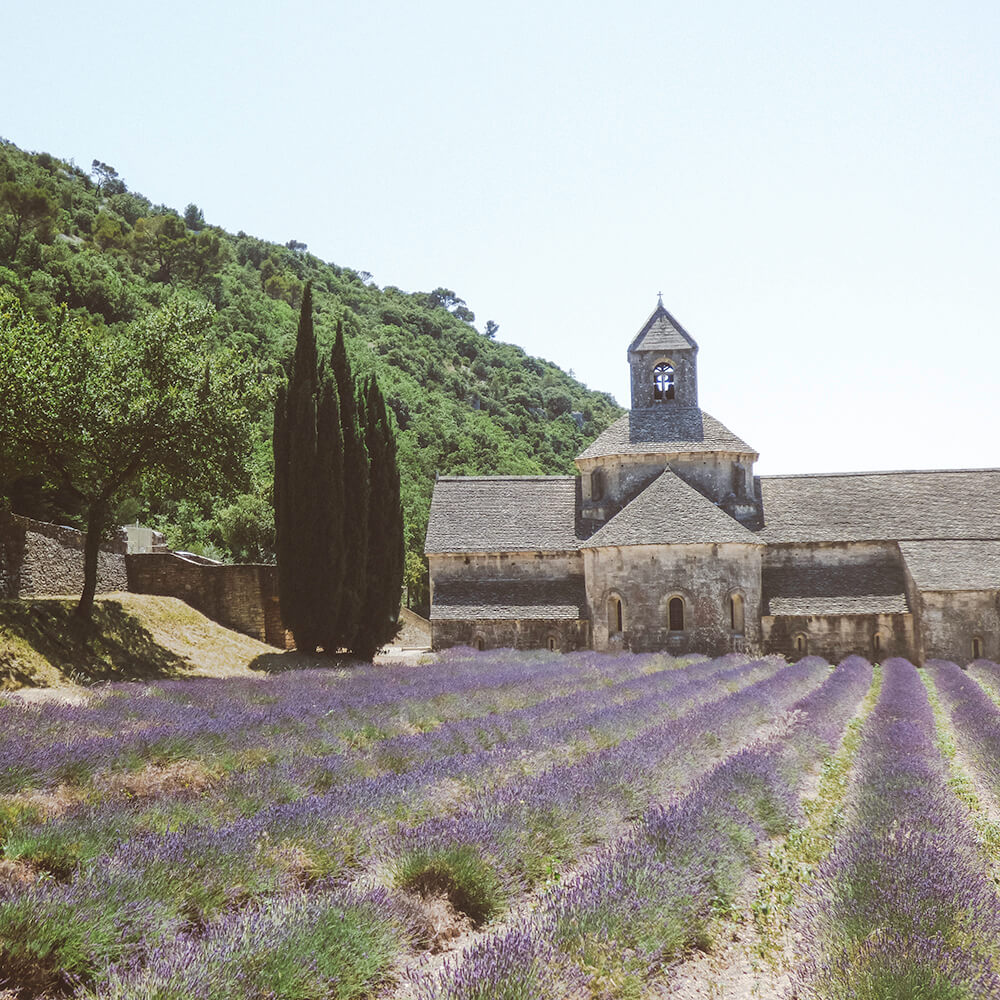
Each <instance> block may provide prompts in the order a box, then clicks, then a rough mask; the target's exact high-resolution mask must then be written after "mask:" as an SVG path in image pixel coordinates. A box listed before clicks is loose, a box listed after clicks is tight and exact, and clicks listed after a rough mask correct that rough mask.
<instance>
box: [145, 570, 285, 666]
mask: <svg viewBox="0 0 1000 1000" xmlns="http://www.w3.org/2000/svg"><path fill="white" fill-rule="evenodd" d="M127 566H128V589H129V590H131V591H134V592H135V593H137V594H159V595H161V596H164V597H179V598H180V599H181V600H182V601H186V602H187V603H188V604H190V605H191V607H193V608H195V609H196V610H198V611H200V612H201V613H202V614H203V615H206V616H207V617H209V618H211V619H212V620H213V621H217V622H219V624H220V625H225V626H226V628H231V629H234V630H235V631H237V632H242V633H243V634H244V635H249V636H252V637H253V638H255V639H258V640H260V641H261V642H266V643H268V644H269V645H271V646H277V647H278V648H279V649H287V648H290V645H291V638H290V636H289V635H288V633H286V631H285V628H284V625H283V624H282V621H281V608H280V605H279V603H278V573H277V568H276V567H275V566H262V565H243V566H238V565H222V564H205V563H201V562H196V561H195V560H193V559H186V558H184V557H183V556H180V555H178V554H177V553H176V552H150V553H136V554H133V555H130V556H128V557H127Z"/></svg>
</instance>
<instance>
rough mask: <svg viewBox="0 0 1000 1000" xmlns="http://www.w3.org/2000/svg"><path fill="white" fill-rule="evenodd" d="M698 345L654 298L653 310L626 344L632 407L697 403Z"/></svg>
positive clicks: (682, 405) (692, 404)
mask: <svg viewBox="0 0 1000 1000" xmlns="http://www.w3.org/2000/svg"><path fill="white" fill-rule="evenodd" d="M697 354H698V345H697V344H696V343H695V341H694V338H693V337H692V336H691V335H690V334H689V333H688V332H687V331H686V330H685V329H684V327H682V326H681V325H680V323H679V322H678V321H677V320H676V319H674V317H673V316H671V315H670V313H669V312H667V310H666V309H665V308H664V307H663V300H662V299H660V300H659V301H658V302H657V305H656V309H654V310H653V314H652V315H651V316H650V317H649V319H648V320H646V323H645V325H644V326H643V327H642V329H641V330H640V331H639V332H638V333H637V334H636V336H635V337H634V338H633V340H632V343H631V344H629V348H628V363H629V367H630V368H631V369H632V409H633V410H641V409H645V408H647V407H657V406H661V405H663V404H670V405H669V406H668V407H665V409H674V408H677V407H689V406H690V407H694V406H697V405H698V374H697Z"/></svg>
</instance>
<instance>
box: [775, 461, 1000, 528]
mask: <svg viewBox="0 0 1000 1000" xmlns="http://www.w3.org/2000/svg"><path fill="white" fill-rule="evenodd" d="M760 491H761V496H762V498H763V502H764V527H763V528H762V529H761V530H760V532H758V537H759V538H760V539H761V540H762V541H765V542H767V543H768V544H776V543H781V542H820V541H827V542H851V541H879V540H885V541H891V540H896V539H907V540H910V539H912V540H917V539H933V538H953V539H960V538H967V539H973V538H992V539H1000V469H971V470H953V471H940V472H860V473H847V474H840V475H818V476H762V477H761V478H760Z"/></svg>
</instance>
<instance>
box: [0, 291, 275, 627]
mask: <svg viewBox="0 0 1000 1000" xmlns="http://www.w3.org/2000/svg"><path fill="white" fill-rule="evenodd" d="M210 330H211V313H210V310H209V309H207V308H206V307H205V306H203V305H197V304H192V303H185V302H182V301H175V302H172V303H170V304H169V305H167V306H165V307H164V308H163V309H161V310H159V311H158V312H155V313H152V314H150V315H149V316H147V317H145V318H144V319H143V320H141V321H139V322H137V323H135V324H133V325H132V326H130V327H127V328H123V329H121V330H117V331H114V332H111V331H107V330H100V329H95V328H94V327H92V326H90V325H89V324H87V323H86V322H84V321H83V320H82V319H80V318H74V317H71V316H70V315H69V313H68V312H67V311H66V310H65V309H62V310H59V311H58V312H57V313H56V315H55V317H54V318H53V319H52V320H50V321H48V322H44V323H42V322H39V321H38V320H36V319H34V318H33V317H31V316H29V315H28V314H27V313H26V312H25V311H24V309H23V308H22V306H21V305H20V303H19V302H18V301H17V299H16V298H15V297H14V296H13V295H11V294H10V293H9V292H4V291H0V471H2V472H3V473H4V478H5V479H11V478H13V477H14V476H16V475H24V474H30V473H41V474H43V475H45V476H47V477H49V478H50V479H51V480H54V481H57V482H58V483H60V484H61V485H62V486H63V487H64V488H65V489H66V490H67V491H68V492H69V493H70V494H71V495H72V497H74V498H75V499H76V500H77V501H78V503H79V507H80V510H81V512H82V515H83V517H84V520H85V524H86V529H87V546H86V556H85V583H84V590H83V594H82V595H81V599H80V605H79V611H80V613H81V615H84V616H87V615H89V613H90V609H91V606H92V602H93V596H94V585H95V583H96V575H97V551H98V546H99V544H100V542H101V540H102V538H103V536H104V533H105V531H106V529H107V528H108V527H110V526H111V524H112V519H113V516H114V514H115V513H116V508H117V505H118V504H120V503H121V502H122V501H123V500H125V499H126V498H127V497H129V496H130V495H134V493H135V492H136V491H137V490H139V489H141V487H142V485H145V486H147V487H149V488H155V489H165V490H168V491H172V492H181V491H183V492H184V493H185V494H186V495H189V496H198V495H199V494H201V495H208V496H213V497H217V496H224V495H225V494H227V493H232V492H233V490H234V488H236V487H238V486H240V485H246V484H247V481H248V470H247V465H246V456H247V453H248V451H249V444H250V436H249V428H250V417H251V414H252V412H253V406H252V401H253V400H254V399H255V398H259V397H260V396H261V395H262V394H263V393H262V390H263V387H262V383H261V381H260V379H259V377H258V375H257V373H256V370H255V366H253V365H252V364H248V363H247V362H245V361H238V360H236V359H235V358H233V357H232V356H230V355H228V354H227V353H225V352H221V351H218V350H210V349H209V346H208V339H207V338H208V333H209V331H210Z"/></svg>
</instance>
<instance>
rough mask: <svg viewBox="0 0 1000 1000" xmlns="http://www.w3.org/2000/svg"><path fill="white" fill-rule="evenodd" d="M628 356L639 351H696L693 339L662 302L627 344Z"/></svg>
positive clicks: (696, 346)
mask: <svg viewBox="0 0 1000 1000" xmlns="http://www.w3.org/2000/svg"><path fill="white" fill-rule="evenodd" d="M628 350H629V354H634V353H638V352H639V351H665V352H667V353H670V352H671V351H690V350H695V351H697V350H698V345H697V344H696V343H695V341H694V338H693V337H692V336H691V335H690V334H689V333H688V332H687V330H685V329H684V327H682V326H681V325H680V323H678V322H677V320H676V319H674V317H673V316H671V315H670V313H669V312H667V310H666V309H665V308H664V307H663V300H662V299H661V300H660V303H659V305H658V306H657V307H656V308H655V309H654V310H653V313H652V315H651V316H650V317H649V319H648V320H646V322H645V324H644V325H643V327H642V329H641V330H640V331H639V332H638V333H637V334H636V335H635V339H634V340H633V341H632V343H631V344H629V348H628Z"/></svg>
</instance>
